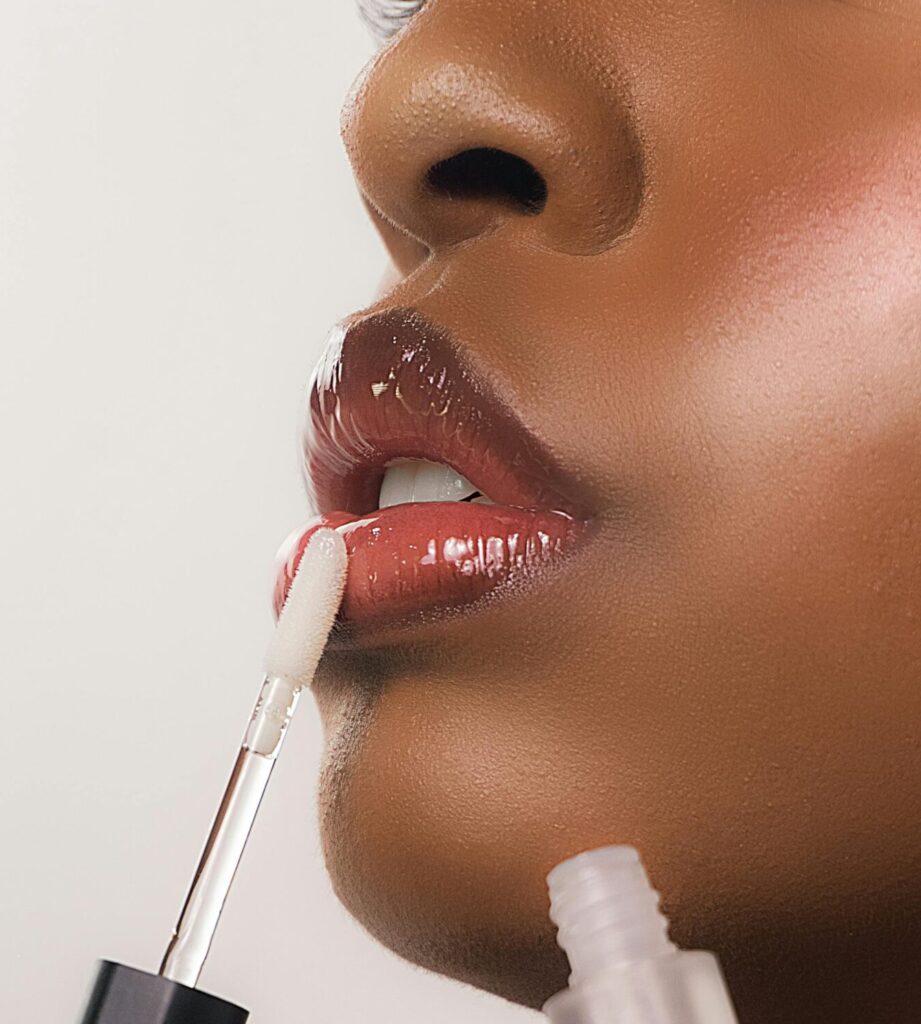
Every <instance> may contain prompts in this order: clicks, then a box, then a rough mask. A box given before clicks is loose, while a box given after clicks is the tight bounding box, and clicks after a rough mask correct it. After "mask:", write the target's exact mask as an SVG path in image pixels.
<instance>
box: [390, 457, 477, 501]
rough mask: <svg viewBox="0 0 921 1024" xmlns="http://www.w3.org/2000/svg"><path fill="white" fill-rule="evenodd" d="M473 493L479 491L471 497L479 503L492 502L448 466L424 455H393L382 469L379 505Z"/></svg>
mask: <svg viewBox="0 0 921 1024" xmlns="http://www.w3.org/2000/svg"><path fill="white" fill-rule="evenodd" d="M472 494H476V495H479V497H476V498H473V499H472V500H473V501H475V502H477V503H478V504H482V505H492V504H493V502H491V501H490V500H489V499H488V498H487V497H486V496H485V495H480V494H479V491H478V490H477V489H476V488H475V487H474V486H473V484H472V483H470V481H469V480H467V479H466V478H465V477H462V476H461V475H460V474H459V473H455V471H454V470H453V469H451V467H450V466H445V465H443V464H442V463H440V462H426V461H425V460H424V459H394V460H393V462H390V463H388V464H387V467H386V470H385V472H384V479H383V480H382V481H381V494H380V498H379V499H378V507H379V508H389V507H390V506H391V505H402V504H403V503H404V502H407V501H462V500H463V499H464V498H469V497H470V495H472Z"/></svg>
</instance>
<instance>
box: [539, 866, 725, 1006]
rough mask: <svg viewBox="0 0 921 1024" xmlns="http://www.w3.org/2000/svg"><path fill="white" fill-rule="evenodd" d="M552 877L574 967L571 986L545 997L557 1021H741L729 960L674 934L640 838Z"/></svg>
mask: <svg viewBox="0 0 921 1024" xmlns="http://www.w3.org/2000/svg"><path fill="white" fill-rule="evenodd" d="M547 885H548V887H549V890H550V918H551V920H552V921H553V922H554V924H556V926H557V928H558V933H557V941H558V942H559V944H560V946H561V947H562V948H563V949H564V950H565V952H566V955H567V956H568V958H569V965H570V968H571V974H570V975H569V987H568V988H565V989H563V990H562V991H561V992H557V993H556V995H553V996H551V997H550V998H549V999H548V1000H547V1001H546V1003H544V1005H543V1012H544V1013H545V1014H546V1016H547V1017H548V1018H549V1019H550V1020H551V1021H552V1022H553V1024H737V1020H736V1015H735V1011H734V1010H733V1007H732V1002H731V1000H730V997H729V992H728V990H727V988H726V983H725V980H724V978H723V974H722V971H721V970H720V966H719V962H718V961H717V959H716V957H715V956H714V954H713V953H708V952H705V951H704V950H682V949H678V948H677V947H676V946H675V945H674V943H673V942H671V941H670V940H669V938H668V921H667V919H666V918H665V917H664V915H663V914H662V913H661V912H660V911H659V894H658V893H657V892H656V891H655V889H653V888H652V886H651V885H650V884H649V879H648V878H647V876H646V872H645V870H644V868H643V865H642V863H641V862H640V858H639V855H638V854H637V851H636V850H635V849H634V848H633V847H632V846H603V847H600V848H599V849H596V850H589V851H587V852H585V853H580V854H578V855H576V856H575V857H571V858H569V859H568V860H565V861H563V862H562V863H560V864H558V865H557V866H556V867H555V868H554V869H553V870H552V871H551V872H550V873H549V874H548V875H547Z"/></svg>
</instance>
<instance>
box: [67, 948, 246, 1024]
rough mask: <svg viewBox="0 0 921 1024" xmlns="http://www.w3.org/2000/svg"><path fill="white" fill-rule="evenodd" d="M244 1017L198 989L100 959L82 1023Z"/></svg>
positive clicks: (185, 1022)
mask: <svg viewBox="0 0 921 1024" xmlns="http://www.w3.org/2000/svg"><path fill="white" fill-rule="evenodd" d="M247 1017H249V1011H248V1010H244V1009H243V1008H242V1007H240V1006H235V1005H234V1004H233V1003H228V1002H225V1001H224V1000H223V999H218V998H217V996H210V995H208V993H207V992H199V990H198V989H197V988H189V987H188V985H180V984H179V982H178V981H169V980H168V979H166V978H161V977H160V975H159V974H148V973H147V972H146V971H138V970H136V969H135V968H134V967H125V965H124V964H116V963H112V961H111V960H100V961H99V969H98V970H97V972H96V980H95V982H94V984H93V988H92V990H91V992H90V997H89V1002H88V1003H87V1005H86V1012H85V1013H84V1015H83V1019H82V1024H245V1021H246V1018H247Z"/></svg>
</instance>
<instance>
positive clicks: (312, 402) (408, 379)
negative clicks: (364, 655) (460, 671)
mask: <svg viewBox="0 0 921 1024" xmlns="http://www.w3.org/2000/svg"><path fill="white" fill-rule="evenodd" d="M302 454H303V469H304V475H305V480H306V484H307V490H308V494H309V496H310V499H311V502H312V504H313V506H314V509H315V511H316V513H317V515H316V516H315V517H314V518H313V519H312V521H311V522H309V523H308V524H306V525H305V526H304V527H302V528H301V529H300V530H298V531H296V532H295V533H294V534H292V535H291V537H289V538H288V540H287V541H286V542H285V544H284V545H283V546H282V549H281V550H280V552H279V556H278V564H277V576H276V586H275V593H274V605H275V611H276V614H277V613H278V611H279V610H280V608H281V605H282V604H283V602H284V598H285V595H286V594H287V588H288V587H289V586H290V582H291V579H292V578H293V574H294V571H295V569H296V566H297V564H298V561H299V559H300V555H301V553H302V552H303V549H304V548H305V547H306V544H307V541H308V540H309V538H310V535H311V533H312V532H313V531H314V530H315V529H318V528H319V527H320V526H321V525H328V526H332V527H334V528H335V529H337V530H339V532H340V533H342V535H343V537H344V539H345V541H346V546H347V548H348V550H349V574H348V580H347V584H346V591H345V596H344V598H343V603H342V607H341V609H340V617H339V618H340V627H343V626H344V627H346V628H347V629H348V627H351V628H352V629H360V628H368V627H371V626H374V625H376V624H377V625H380V624H383V623H385V622H387V623H391V624H392V623H395V622H398V621H400V620H406V619H411V618H413V617H414V616H415V617H418V615H419V614H420V613H424V612H426V611H431V610H434V609H447V608H452V607H457V606H460V605H469V604H472V603H473V602H476V601H477V600H478V599H479V598H481V597H483V596H484V595H485V594H487V593H489V592H490V591H493V590H495V589H497V588H499V587H501V586H502V585H506V586H509V585H511V584H512V583H513V582H517V583H524V582H526V581H528V580H530V579H533V578H534V577H535V576H536V575H537V573H536V572H535V570H538V569H541V570H544V569H545V568H546V566H547V564H548V563H549V562H551V561H554V560H556V559H558V558H559V557H560V556H561V555H563V554H564V553H565V552H566V551H567V550H569V549H570V548H571V547H572V546H573V545H574V544H575V543H576V542H577V540H578V538H579V536H580V535H581V534H583V533H584V530H585V527H586V525H587V523H588V520H589V518H590V514H589V512H588V509H587V505H586V502H585V501H584V500H582V498H581V497H580V495H579V489H578V487H577V485H576V483H575V481H573V480H571V479H569V478H568V476H567V474H566V472H565V471H564V469H563V468H562V467H561V466H560V465H559V464H558V463H557V461H556V460H555V459H554V458H553V456H552V454H551V453H550V452H549V451H548V450H547V448H546V446H545V444H544V443H543V442H542V440H541V439H539V438H538V437H536V436H535V435H534V433H533V432H530V431H528V430H527V429H526V428H525V426H524V425H523V424H522V422H521V421H520V420H519V418H518V417H517V416H516V415H515V414H514V412H513V411H512V410H511V409H510V408H509V407H508V406H507V405H506V404H504V403H503V402H502V401H501V400H500V399H499V397H498V396H497V395H496V393H495V392H494V390H493V389H492V388H491V387H490V386H489V385H488V384H487V382H486V380H485V379H484V378H483V377H482V376H481V375H480V374H478V373H477V372H475V371H474V368H473V366H472V365H471V364H470V362H469V360H468V359H467V358H466V356H465V353H464V351H463V349H462V348H461V347H460V345H459V344H458V343H457V342H456V341H455V340H454V339H453V338H452V337H451V335H450V334H448V332H447V331H445V330H444V329H442V328H440V327H438V326H437V325H435V324H433V323H431V322H430V321H428V320H427V319H425V318H424V317H423V316H422V315H421V314H420V313H419V312H418V311H416V310H413V309H404V308H399V309H392V310H389V311H386V312H382V313H376V314H372V315H369V316H365V317H363V318H361V319H358V320H356V321H353V322H352V323H350V324H345V323H340V324H337V325H336V326H335V327H334V328H333V330H332V331H331V332H330V336H329V338H328V340H327V345H326V348H325V351H324V353H323V355H322V357H321V359H320V362H319V364H318V366H317V368H316V370H315V372H314V375H313V378H312V380H311V382H310V385H309V403H308V408H307V415H306V418H305V424H304V430H303V444H302ZM406 460H424V462H425V463H426V464H430V463H440V464H442V465H444V466H447V467H450V470H453V471H454V472H455V473H456V474H459V475H460V476H461V477H463V478H466V480H465V482H467V481H469V484H470V485H472V487H473V488H475V489H476V491H478V492H480V494H481V495H483V496H485V498H480V499H478V501H483V500H488V501H489V502H490V503H489V504H481V503H478V502H471V501H469V500H459V501H418V500H412V501H407V502H405V503H401V504H392V505H390V507H387V508H383V509H381V508H378V504H379V500H380V497H381V484H382V481H383V480H384V475H385V473H386V472H387V469H388V464H390V465H393V464H394V463H398V464H403V465H405V464H406ZM452 475H453V474H452ZM410 478H411V477H410ZM392 479H395V477H393V478H392ZM390 491H391V492H392V491H393V487H391V488H390Z"/></svg>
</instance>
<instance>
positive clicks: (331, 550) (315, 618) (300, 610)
mask: <svg viewBox="0 0 921 1024" xmlns="http://www.w3.org/2000/svg"><path fill="white" fill-rule="evenodd" d="M347 567H348V555H347V553H346V548H345V541H344V540H343V539H342V537H341V536H340V535H339V534H338V533H336V531H335V530H333V529H330V528H329V527H322V528H321V529H319V530H317V531H316V533H314V534H313V536H312V537H311V538H310V540H309V542H308V543H307V547H306V548H305V549H304V553H303V555H302V556H301V560H300V562H299V563H298V566H297V571H296V573H295V575H294V580H293V582H292V584H291V588H290V590H289V591H288V597H287V599H286V601H285V604H284V607H283V608H282V610H281V615H280V616H279V618H278V625H277V626H276V627H275V635H274V636H273V637H272V640H271V642H270V644H269V648H268V651H267V652H266V656H265V674H266V676H267V677H269V678H274V679H284V680H286V681H288V682H289V683H290V684H291V685H292V686H293V687H295V688H298V689H300V688H301V687H303V686H307V685H309V684H310V681H311V680H312V679H313V675H314V673H315V672H316V669H317V665H318V664H319V661H320V657H321V656H322V654H323V648H324V647H325V646H326V641H327V638H328V637H329V633H330V630H331V629H332V627H333V622H334V620H335V618H336V612H337V611H338V610H339V605H340V603H341V602H342V592H343V590H344V588H345V577H346V571H347Z"/></svg>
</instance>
